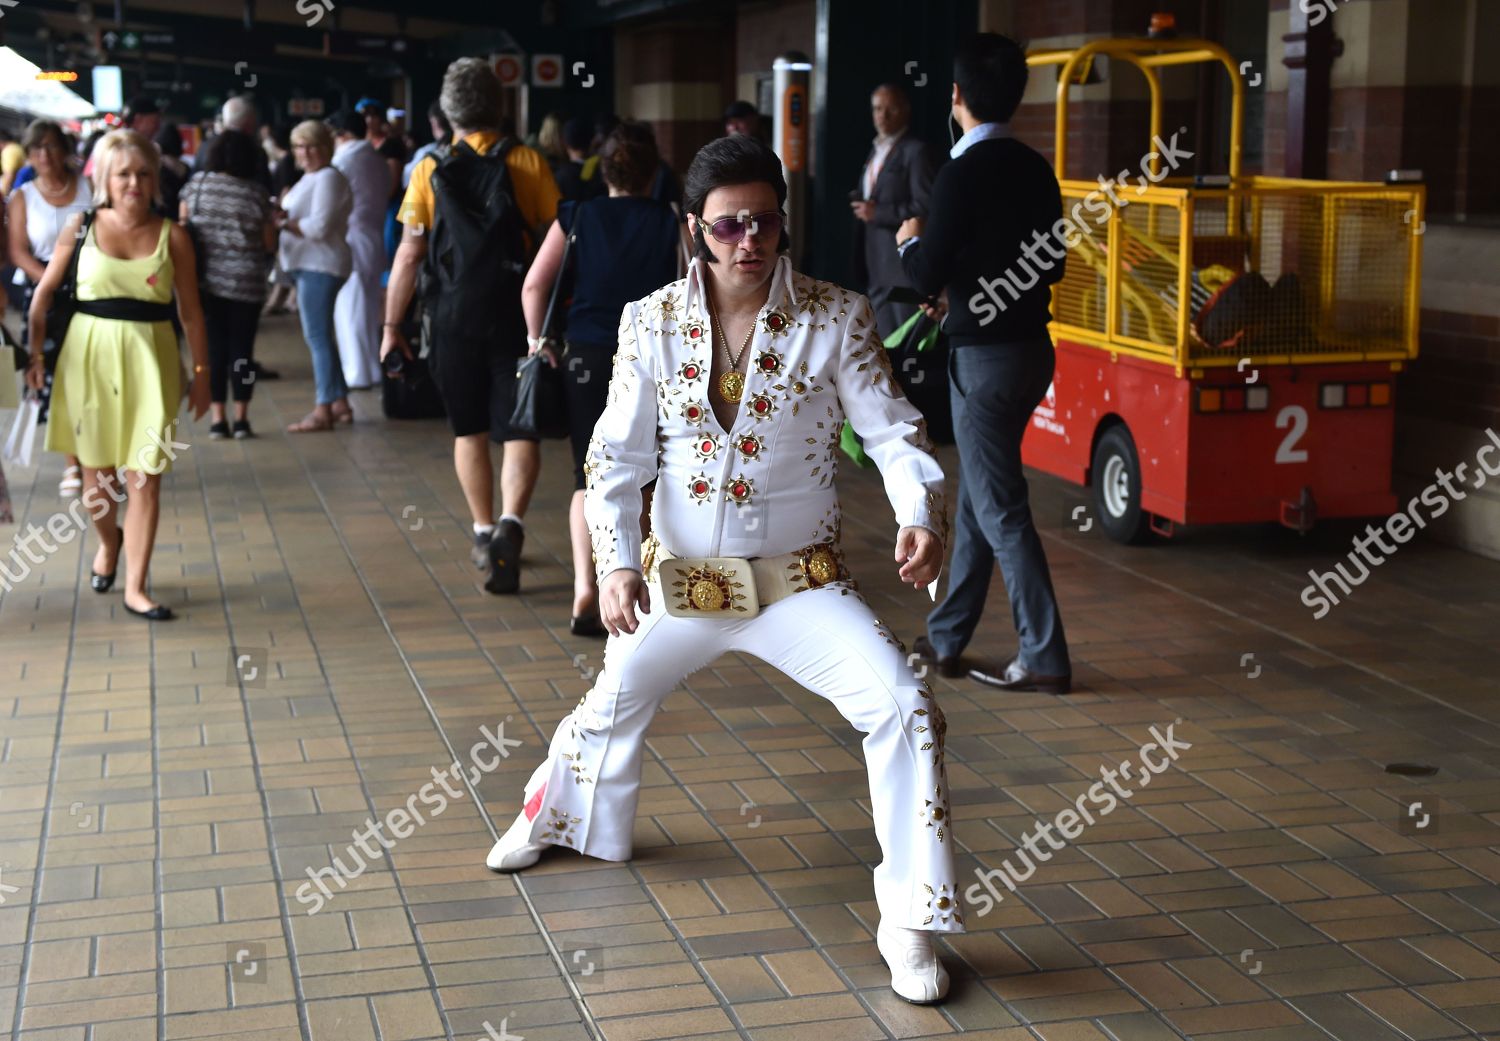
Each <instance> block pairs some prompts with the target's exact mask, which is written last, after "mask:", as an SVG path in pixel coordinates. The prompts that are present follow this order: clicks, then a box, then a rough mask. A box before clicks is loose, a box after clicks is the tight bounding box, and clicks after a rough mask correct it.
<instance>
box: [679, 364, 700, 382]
mask: <svg viewBox="0 0 1500 1041" xmlns="http://www.w3.org/2000/svg"><path fill="white" fill-rule="evenodd" d="M677 371H678V372H679V373H681V374H682V378H683V379H685V380H695V379H697V378H698V377H699V376H701V375H703V370H702V369H701V368H699V367H698V364H697V363H696V362H691V361H688V362H683V363H682V368H681V369H678V370H677Z"/></svg>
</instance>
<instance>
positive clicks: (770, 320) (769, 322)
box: [766, 311, 787, 333]
mask: <svg viewBox="0 0 1500 1041" xmlns="http://www.w3.org/2000/svg"><path fill="white" fill-rule="evenodd" d="M786 327H787V317H786V315H784V314H782V313H781V312H780V311H772V312H770V313H769V314H767V315H766V331H767V332H770V333H779V332H782V331H784V330H785V329H786Z"/></svg>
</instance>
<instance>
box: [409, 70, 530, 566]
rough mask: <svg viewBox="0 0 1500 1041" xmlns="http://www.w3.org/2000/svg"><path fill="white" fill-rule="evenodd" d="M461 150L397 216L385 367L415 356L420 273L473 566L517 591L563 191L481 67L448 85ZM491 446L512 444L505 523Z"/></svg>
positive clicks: (421, 179)
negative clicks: (532, 281)
mask: <svg viewBox="0 0 1500 1041" xmlns="http://www.w3.org/2000/svg"><path fill="white" fill-rule="evenodd" d="M440 104H441V105H442V109H443V114H444V115H446V116H447V117H448V121H449V122H450V123H451V124H452V125H453V146H452V147H451V148H450V149H449V150H448V151H447V153H446V154H445V155H442V156H441V157H439V156H436V155H434V156H429V157H427V158H426V159H424V160H422V162H421V163H419V164H418V165H417V167H416V168H415V169H414V170H413V171H412V176H411V183H410V185H409V186H408V187H407V190H406V196H405V198H404V199H403V200H402V202H401V209H400V211H399V213H398V214H397V216H398V218H399V219H400V221H401V223H402V224H403V225H404V226H405V227H404V230H403V231H402V235H401V245H400V246H399V247H398V249H397V250H396V259H395V263H394V265H393V266H392V268H391V278H390V285H389V287H388V290H387V293H386V303H385V327H384V330H383V336H382V338H381V347H380V357H381V360H382V361H384V360H385V359H386V358H388V357H389V356H390V354H391V352H392V351H396V350H399V351H401V352H402V353H403V354H405V355H406V357H408V358H410V357H412V350H411V345H410V344H409V343H407V341H406V337H405V336H404V335H403V334H402V332H401V325H400V323H401V320H402V318H403V317H404V316H405V314H406V309H407V305H408V304H410V303H411V298H412V294H413V292H414V291H415V290H416V287H417V281H418V275H419V272H420V276H421V282H422V289H421V293H422V298H423V301H424V304H425V306H426V308H427V313H428V316H429V318H430V322H431V329H432V358H431V364H432V368H433V375H434V378H435V380H436V383H437V386H438V390H439V392H440V393H441V395H442V398H443V404H444V406H445V407H446V408H447V411H448V421H449V423H450V424H451V426H452V428H453V436H454V443H453V465H454V469H455V470H457V471H458V481H459V484H460V485H462V487H463V490H464V498H465V499H467V500H468V503H469V511H470V513H471V514H473V519H474V563H475V565H476V566H478V567H480V568H481V569H488V571H489V577H488V578H487V579H486V581H485V589H487V590H488V591H489V592H491V593H514V592H516V591H517V590H518V589H519V588H520V577H521V576H520V556H521V543H522V540H523V538H524V535H525V529H524V527H523V524H522V520H521V518H522V517H523V516H524V515H525V513H526V507H527V506H528V505H529V504H530V502H531V493H532V490H533V489H534V488H535V487H536V479H537V473H538V471H539V469H540V466H541V453H540V451H539V448H538V445H537V442H536V440H535V439H534V438H529V437H519V436H514V435H512V433H511V431H510V416H511V413H512V412H513V411H514V409H515V397H516V360H517V359H519V358H523V357H525V355H526V353H527V346H528V345H527V338H526V320H525V317H524V315H523V314H522V311H521V283H522V281H523V280H524V277H525V274H526V264H527V260H528V258H529V257H530V256H531V253H532V252H533V250H534V249H535V245H534V244H535V243H536V242H538V241H539V232H540V230H541V229H542V228H544V227H545V226H546V225H547V224H549V223H550V222H551V221H552V220H553V219H554V218H555V217H556V216H557V202H558V191H557V185H556V183H555V182H554V181H553V179H552V171H551V170H550V169H549V168H548V166H547V161H546V160H545V159H544V158H543V157H542V156H541V154H540V153H538V152H536V151H534V150H532V149H530V148H527V147H526V146H524V145H522V144H519V143H518V142H517V141H516V140H515V138H514V136H513V135H511V134H510V133H506V132H502V130H501V115H500V80H499V79H498V78H497V77H496V76H495V73H494V70H493V69H491V68H490V66H489V65H488V64H487V63H485V62H484V61H483V60H481V59H479V58H460V59H459V60H457V61H455V62H454V63H453V64H451V65H449V66H448V71H447V72H446V73H445V74H444V76H443V89H442V95H441V98H440ZM486 437H488V439H489V440H490V441H494V442H495V443H496V444H501V445H504V455H503V458H502V460H501V464H500V504H501V509H500V518H499V522H498V524H497V523H496V519H495V512H494V511H495V506H494V474H493V471H492V470H491V468H490V450H489V444H488V442H487V441H486Z"/></svg>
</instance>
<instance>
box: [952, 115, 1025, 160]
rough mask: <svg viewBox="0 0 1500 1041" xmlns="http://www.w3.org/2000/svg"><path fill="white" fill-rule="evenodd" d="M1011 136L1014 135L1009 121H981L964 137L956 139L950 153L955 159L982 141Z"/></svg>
mask: <svg viewBox="0 0 1500 1041" xmlns="http://www.w3.org/2000/svg"><path fill="white" fill-rule="evenodd" d="M1010 136H1012V135H1011V132H1010V124H1009V123H980V124H979V125H978V126H977V127H975V128H974V129H973V130H970V131H969V132H968V133H966V134H964V136H963V137H961V138H959V139H958V140H957V141H955V142H954V143H953V147H952V149H950V150H949V152H948V154H949V155H950V156H952V157H953V158H954V159H957V158H958V157H959V156H961V155H963V154H964V153H965V152H967V151H968V150H969V149H970V148H972V147H974V146H975V145H977V144H978V143H979V142H981V141H989V140H990V139H992V138H997V137H1010Z"/></svg>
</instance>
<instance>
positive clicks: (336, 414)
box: [330, 401, 354, 423]
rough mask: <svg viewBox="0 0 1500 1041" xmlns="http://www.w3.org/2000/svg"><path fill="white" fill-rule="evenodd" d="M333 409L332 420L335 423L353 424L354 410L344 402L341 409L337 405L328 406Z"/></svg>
mask: <svg viewBox="0 0 1500 1041" xmlns="http://www.w3.org/2000/svg"><path fill="white" fill-rule="evenodd" d="M330 407H331V408H332V409H333V420H334V422H335V423H353V422H354V408H353V407H352V406H351V405H350V404H349V403H348V402H347V401H346V402H344V404H343V407H340V406H339V405H337V404H334V405H332V406H330Z"/></svg>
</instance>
